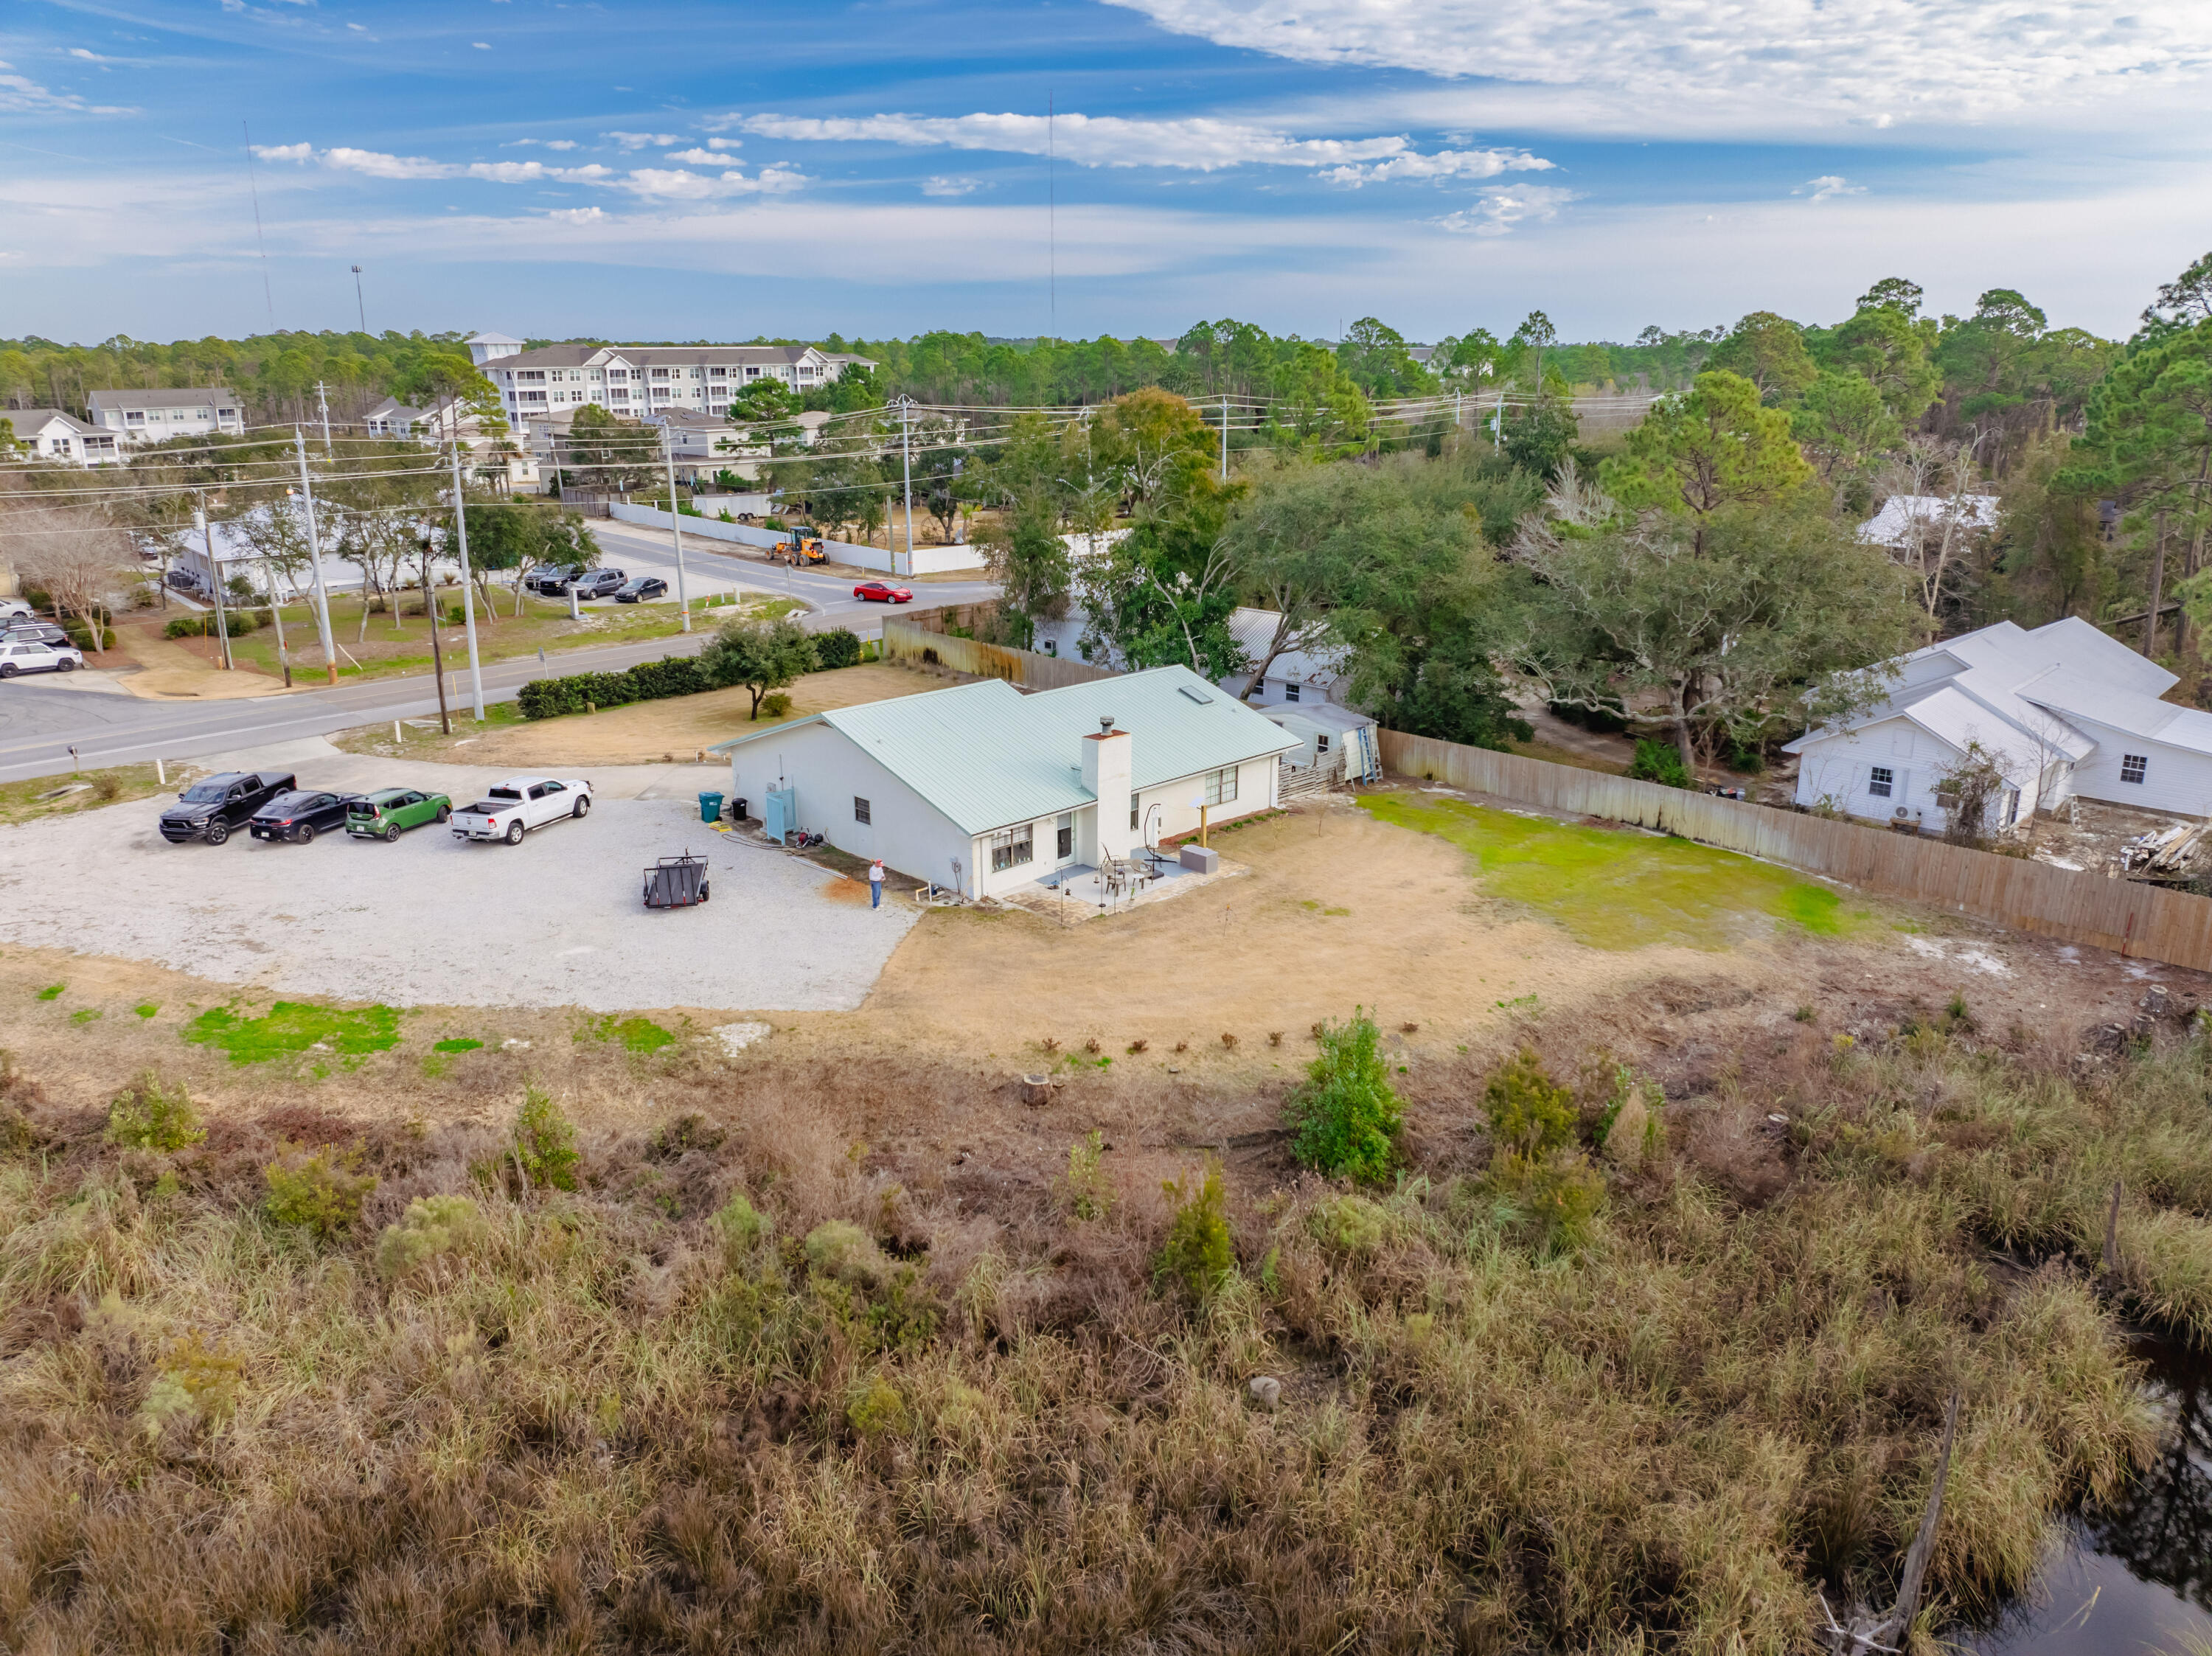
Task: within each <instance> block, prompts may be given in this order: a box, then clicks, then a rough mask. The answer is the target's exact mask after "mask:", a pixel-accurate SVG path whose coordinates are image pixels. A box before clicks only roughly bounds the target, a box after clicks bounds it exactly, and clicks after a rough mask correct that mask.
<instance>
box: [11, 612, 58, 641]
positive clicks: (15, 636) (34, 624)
mask: <svg viewBox="0 0 2212 1656" xmlns="http://www.w3.org/2000/svg"><path fill="white" fill-rule="evenodd" d="M68 642H69V634H68V633H67V632H65V631H64V629H62V628H59V627H57V626H55V625H54V624H53V622H50V621H35V620H34V621H24V620H22V619H21V618H20V617H18V618H17V619H15V620H14V621H11V622H9V623H8V631H7V633H6V634H4V635H0V644H67V643H68Z"/></svg>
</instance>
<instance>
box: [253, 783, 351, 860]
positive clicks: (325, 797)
mask: <svg viewBox="0 0 2212 1656" xmlns="http://www.w3.org/2000/svg"><path fill="white" fill-rule="evenodd" d="M360 797H361V796H360V795H358V794H353V793H325V792H319V791H317V790H314V789H311V788H294V789H291V790H290V791H289V792H284V793H280V794H278V795H277V796H276V798H274V799H271V800H270V802H269V803H268V804H265V805H264V806H262V808H261V809H260V810H257V811H255V812H254V813H253V815H252V816H251V817H250V818H248V819H247V821H246V832H247V833H248V834H252V836H253V837H254V838H255V839H257V840H270V841H272V842H273V841H275V840H290V841H291V842H292V843H293V844H294V845H295V846H305V845H312V844H313V842H314V838H315V836H316V835H317V834H320V833H321V832H323V830H324V829H325V828H342V827H343V826H344V825H345V819H346V810H347V808H348V807H349V805H351V804H353V802H354V801H355V800H356V799H357V798H360Z"/></svg>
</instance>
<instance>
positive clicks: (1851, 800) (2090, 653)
mask: <svg viewBox="0 0 2212 1656" xmlns="http://www.w3.org/2000/svg"><path fill="white" fill-rule="evenodd" d="M1889 667H1890V668H1891V669H1892V670H1893V672H1894V677H1893V680H1892V688H1891V689H1890V692H1889V694H1888V695H1887V696H1885V697H1884V698H1883V699H1882V701H1881V702H1879V703H1878V704H1876V705H1875V706H1874V707H1869V708H1867V709H1866V710H1865V711H1863V712H1862V713H1858V714H1857V715H1856V716H1854V717H1852V718H1850V719H1845V720H1844V721H1843V722H1841V723H1840V724H1838V725H1821V726H1818V727H1816V728H1814V729H1813V730H1811V731H1807V732H1806V733H1805V734H1804V735H1803V736H1801V737H1798V738H1797V739H1796V741H1795V742H1791V743H1788V744H1787V746H1786V747H1785V749H1784V751H1785V752H1789V753H1794V754H1796V755H1798V756H1799V763H1798V770H1797V794H1796V798H1797V803H1798V804H1802V805H1808V806H1810V805H1818V804H1823V803H1826V804H1829V805H1831V806H1832V807H1833V808H1835V809H1838V810H1844V811H1846V812H1848V813H1850V815H1852V816H1871V817H1879V818H1885V819H1891V820H1900V821H1907V822H1919V823H1920V824H1922V825H1923V826H1924V827H1926V828H1931V829H1933V828H1941V827H1942V825H1943V821H1944V816H1943V807H1942V802H1941V800H1940V799H1939V798H1938V797H1937V792H1936V790H1937V786H1938V784H1939V783H1941V782H1942V780H1943V779H1944V778H1945V776H1946V775H1947V773H1948V772H1949V771H1950V770H1951V769H1952V767H1955V766H1956V765H1958V764H1959V763H1960V761H1962V760H1963V759H1964V758H1965V757H1966V750H1967V748H1968V746H1969V744H1974V743H1978V744H1979V745H1980V747H1981V748H1982V749H1984V751H1985V752H1987V753H1988V754H1990V755H1991V757H1992V758H1994V759H1995V760H1996V763H1997V765H1998V767H1999V768H2000V769H2001V770H2002V773H2003V774H2004V777H2005V781H2006V788H2005V792H2004V797H2003V798H2002V799H2001V800H2000V801H1999V802H1998V804H1997V809H1996V815H1995V823H1996V826H1997V827H2000V828H2009V827H2011V826H2013V825H2014V824H2015V822H2018V821H2019V820H2021V818H2022V817H2023V816H2028V815H2032V814H2033V812H2034V811H2035V810H2052V809H2055V808H2056V807H2057V806H2059V805H2062V804H2064V803H2065V802H2066V801H2067V800H2068V799H2069V798H2083V799H2096V800H2103V801H2106V802H2107V803H2109V804H2121V805H2132V806H2136V807H2138V808H2140V809H2143V810H2156V811H2165V812H2169V813H2172V814H2174V815H2178V816H2191V817H2202V816H2208V815H2212V713H2202V712H2200V711H2198V710H2197V708H2194V707H2179V706H2177V705H2176V704H2175V703H2173V702H2171V701H2160V699H2159V698H2160V696H2162V695H2165V694H2166V691H2167V690H2169V689H2171V688H2172V687H2173V685H2174V683H2175V682H2176V680H2175V677H2174V675H2172V673H2169V672H2168V671H2166V669H2165V668H2163V667H2161V666H2160V665H2159V664H2157V663H2156V662H2154V661H2151V660H2148V659H2147V658H2144V657H2142V656H2140V655H2138V654H2136V652H2134V651H2133V650H2130V648H2128V646H2126V645H2124V644H2122V643H2120V642H2119V641H2118V640H2117V639H2114V638H2112V637H2110V636H2108V635H2107V634H2104V633H2101V632H2100V631H2098V630H2097V628H2094V627H2093V626H2091V625H2090V624H2089V623H2088V622H2086V621H2083V620H2081V618H2080V617H2078V616H2068V617H2067V618H2066V619H2065V620H2063V621H2054V622H2051V624H2050V625H2048V626H2046V627H2039V628H2035V630H2034V631H2033V632H2028V631H2025V630H2023V629H2022V628H2020V627H2018V626H2016V625H2015V624H2014V623H2013V622H2008V621H2006V622H1998V623H1997V624H1996V626H1994V627H1984V628H1981V629H1980V630H1979V631H1978V632H1972V633H1967V634H1962V635H1961V636H1960V637H1958V638H1954V639H1947V640H1944V641H1943V642H1942V643H1941V644H1931V645H1929V646H1927V647H1926V648H1925V649H1922V650H1916V651H1914V652H1912V653H1911V655H1907V656H1901V657H1899V658H1897V659H1896V660H1895V661H1894V662H1893V663H1890V664H1889Z"/></svg>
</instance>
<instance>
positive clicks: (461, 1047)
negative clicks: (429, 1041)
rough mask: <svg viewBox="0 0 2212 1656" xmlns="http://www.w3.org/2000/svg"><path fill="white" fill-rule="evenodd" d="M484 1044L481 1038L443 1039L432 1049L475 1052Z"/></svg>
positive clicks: (436, 1050)
mask: <svg viewBox="0 0 2212 1656" xmlns="http://www.w3.org/2000/svg"><path fill="white" fill-rule="evenodd" d="M480 1046H483V1042H482V1041H480V1040H441V1041H440V1042H439V1043H438V1044H437V1045H436V1046H433V1047H432V1048H431V1049H430V1050H431V1051H432V1052H475V1051H476V1050H477V1048H478V1047H480Z"/></svg>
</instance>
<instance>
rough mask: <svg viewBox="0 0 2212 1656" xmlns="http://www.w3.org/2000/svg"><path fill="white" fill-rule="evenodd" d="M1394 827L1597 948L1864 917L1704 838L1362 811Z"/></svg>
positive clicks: (1399, 802) (1838, 929)
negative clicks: (1460, 858)
mask: <svg viewBox="0 0 2212 1656" xmlns="http://www.w3.org/2000/svg"><path fill="white" fill-rule="evenodd" d="M1359 804H1360V805H1361V807H1362V809H1364V810H1368V811H1370V812H1372V813H1373V814H1374V815H1375V816H1376V817H1377V818H1378V819H1380V820H1381V821H1383V822H1395V824H1397V825H1398V826H1399V827H1401V828H1413V829H1414V830H1416V831H1417V832H1419V833H1423V834H1436V835H1437V836H1439V837H1440V838H1443V839H1446V840H1450V841H1451V842H1452V843H1453V844H1454V845H1455V846H1459V847H1460V848H1461V849H1462V850H1464V851H1466V852H1468V854H1469V855H1471V856H1472V857H1474V859H1475V862H1476V865H1477V868H1478V870H1479V871H1480V875H1481V877H1482V887H1483V889H1484V890H1485V891H1486V892H1487V893H1489V894H1490V895H1492V896H1493V897H1500V898H1504V900H1506V901H1509V902H1516V903H1523V904H1526V905H1527V906H1528V907H1530V908H1534V909H1535V910H1537V911H1538V912H1539V913H1543V914H1545V915H1547V916H1548V917H1550V918H1551V919H1554V920H1557V921H1558V922H1559V924H1560V925H1563V926H1565V928H1566V929H1567V931H1569V932H1571V934H1572V935H1573V936H1574V937H1575V939H1576V940H1577V942H1580V943H1588V944H1589V946H1590V947H1591V948H1593V949H1640V948H1642V947H1644V945H1646V944H1648V943H1680V944H1685V945H1687V946H1688V947H1690V948H1692V949H1722V948H1725V947H1727V946H1728V944H1729V943H1731V942H1733V941H1735V938H1736V937H1739V936H1741V935H1742V933H1743V931H1745V929H1746V927H1747V923H1749V922H1753V921H1755V920H1757V919H1760V918H1761V917H1766V918H1771V919H1775V920H1778V921H1781V922H1783V923H1784V924H1785V925H1796V926H1799V927H1802V929H1804V930H1805V931H1811V932H1815V933H1818V934H1820V936H1823V937H1835V936H1839V935H1841V934H1842V933H1844V931H1848V930H1850V927H1851V925H1852V924H1853V922H1855V921H1856V920H1857V919H1860V918H1862V917H1861V915H1859V914H1858V913H1856V912H1852V913H1846V911H1845V910H1844V907H1843V905H1842V902H1841V901H1840V900H1839V899H1838V897H1837V895H1836V894H1835V893H1834V892H1832V891H1831V890H1830V889H1827V888H1826V886H1821V885H1816V884H1814V883H1812V882H1810V881H1808V880H1804V879H1802V878H1800V877H1798V876H1796V875H1795V874H1793V873H1791V872H1790V870H1787V869H1783V868H1777V867H1775V866H1774V865H1773V864H1769V863H1761V862H1757V861H1754V860H1753V859H1752V858H1748V857H1741V856H1738V855H1737V854H1736V853H1735V852H1732V851H1719V850H1716V849H1715V848H1714V847H1713V846H1701V845H1699V844H1697V843H1696V842H1695V841H1694V840H1679V839H1672V838H1665V839H1662V838H1660V837H1658V836H1656V835H1654V834H1638V833H1634V832H1628V831H1624V830H1621V829H1619V828H1585V827H1583V826H1581V825H1579V824H1577V823H1570V822H1547V821H1545V820H1542V819H1541V818H1536V817H1528V816H1513V815H1511V814H1510V813H1509V812H1506V811H1502V810H1490V809H1488V808H1487V807H1485V806H1482V805H1475V804H1468V803H1467V802H1466V801H1465V800H1461V799H1445V798H1437V797H1436V796H1434V795H1428V794H1411V793H1383V794H1370V795H1368V796H1366V797H1365V798H1362V799H1361V800H1360V802H1359Z"/></svg>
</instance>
